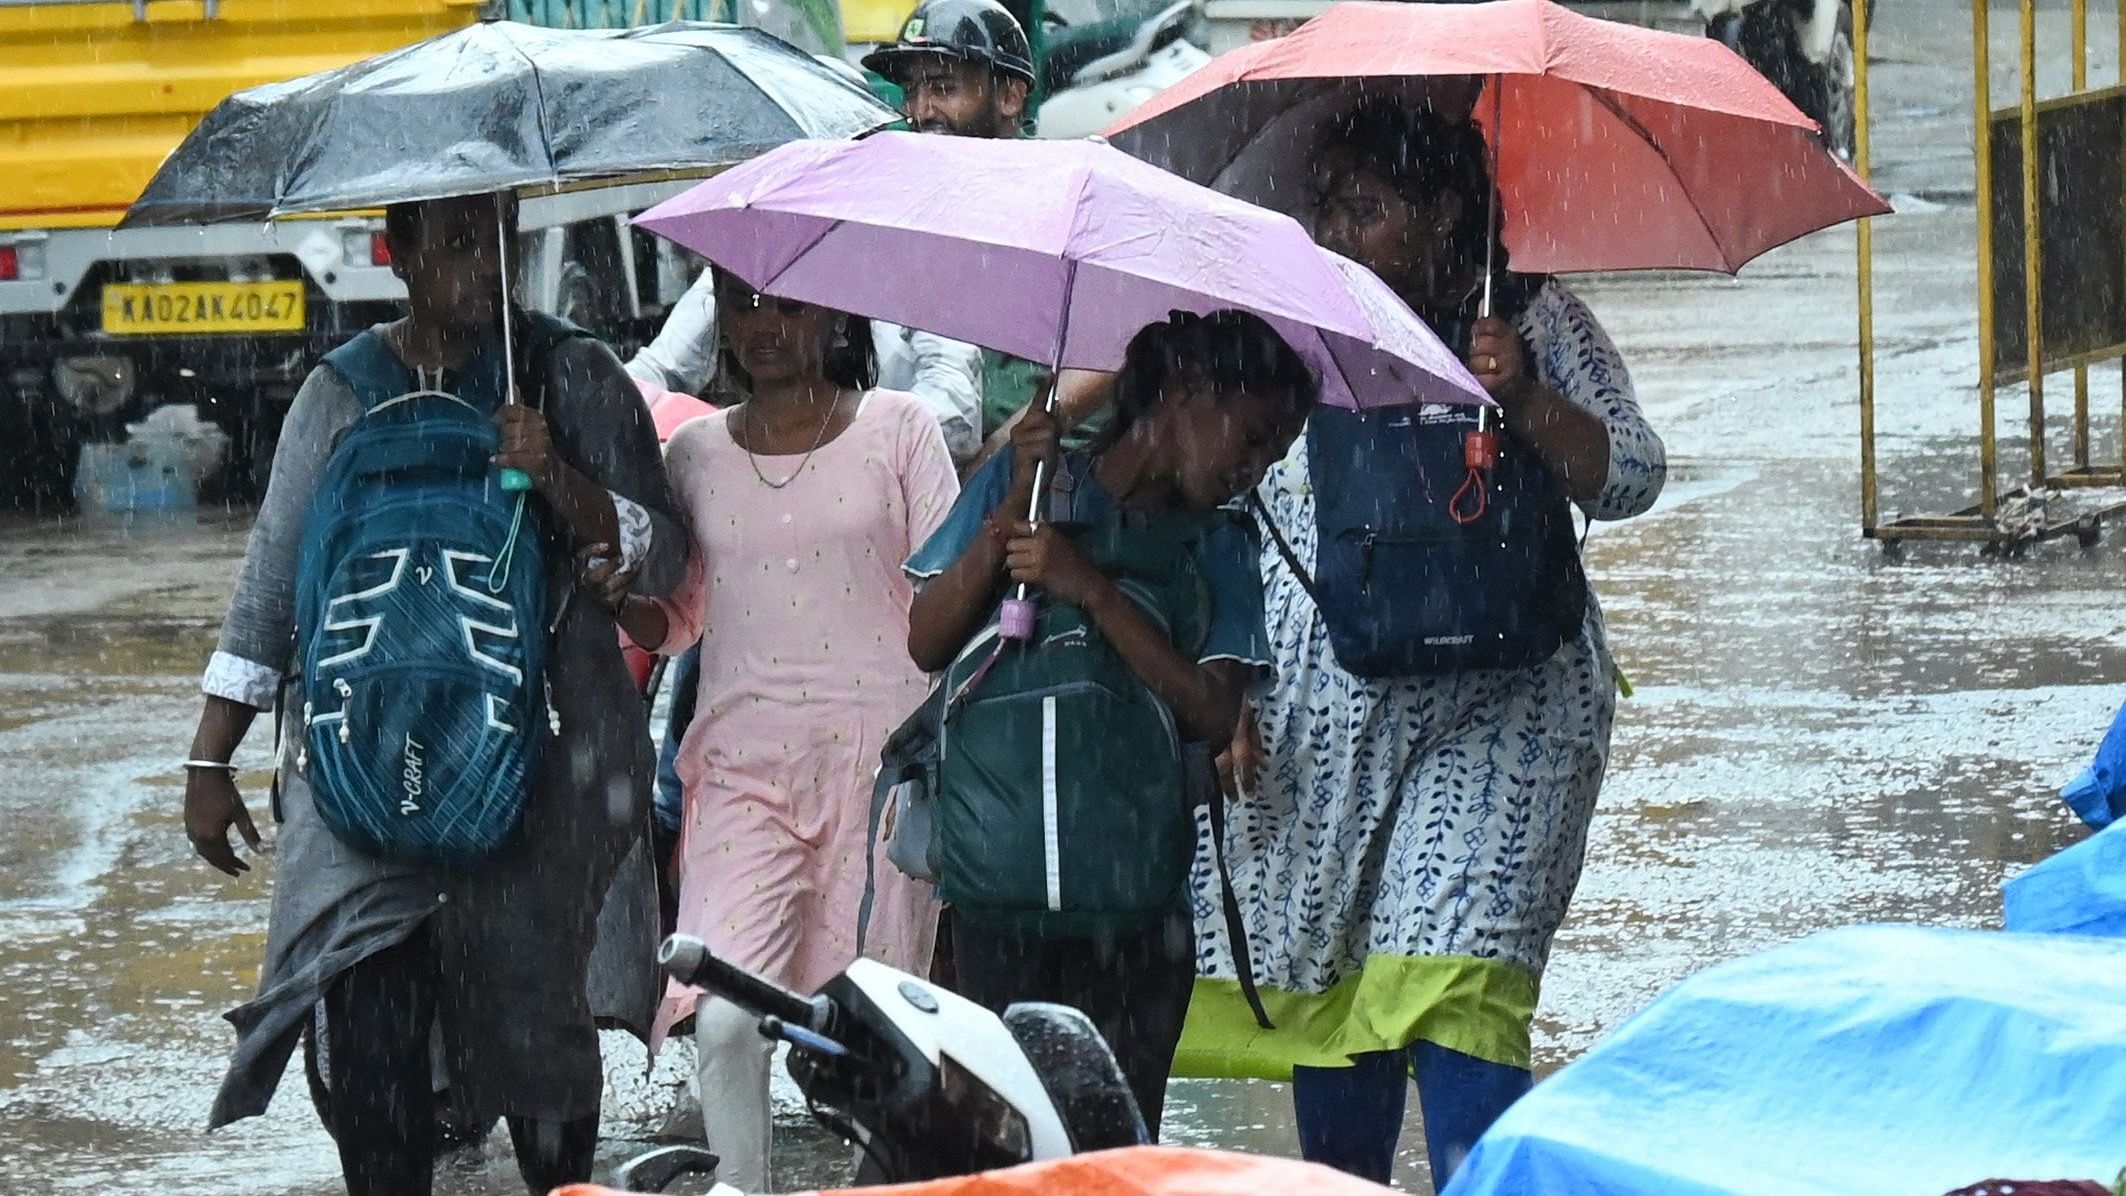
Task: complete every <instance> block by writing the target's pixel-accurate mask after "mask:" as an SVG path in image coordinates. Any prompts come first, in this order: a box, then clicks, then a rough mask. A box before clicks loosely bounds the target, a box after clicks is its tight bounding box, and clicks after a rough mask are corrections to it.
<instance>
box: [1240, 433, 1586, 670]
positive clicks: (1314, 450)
mask: <svg viewBox="0 0 2126 1196" xmlns="http://www.w3.org/2000/svg"><path fill="white" fill-rule="evenodd" d="M1478 419H1479V416H1478V411H1477V409H1476V408H1472V407H1465V406H1448V405H1430V404H1428V405H1424V406H1405V407H1387V408H1378V409H1375V410H1371V411H1365V412H1356V411H1346V410H1342V409H1339V408H1332V407H1318V408H1316V409H1315V411H1314V413H1313V414H1312V415H1311V416H1310V417H1309V418H1308V422H1307V431H1306V438H1307V439H1306V443H1307V469H1308V473H1309V474H1310V475H1311V482H1312V486H1313V491H1314V507H1315V523H1316V531H1317V533H1318V537H1319V538H1318V540H1317V543H1316V546H1315V556H1314V569H1313V572H1312V574H1311V576H1310V575H1309V573H1308V571H1307V570H1306V569H1305V568H1304V567H1303V566H1302V565H1301V564H1300V562H1299V559H1298V557H1297V555H1296V554H1294V553H1293V551H1292V548H1291V545H1290V544H1289V543H1288V542H1287V541H1286V540H1285V538H1284V536H1283V535H1282V534H1281V533H1279V532H1278V530H1277V527H1276V524H1275V522H1274V521H1273V520H1272V519H1271V518H1270V515H1269V512H1268V511H1267V510H1265V509H1263V508H1262V505H1261V502H1260V500H1259V499H1258V500H1257V501H1256V504H1255V505H1256V510H1257V515H1258V516H1259V518H1260V519H1261V521H1262V523H1263V524H1264V525H1265V526H1266V528H1267V529H1268V531H1269V534H1270V536H1271V538H1272V540H1273V541H1274V542H1275V544H1276V545H1277V548H1278V551H1279V552H1280V554H1282V556H1283V557H1284V561H1285V565H1286V566H1287V567H1288V568H1290V569H1291V570H1292V573H1293V575H1294V576H1295V577H1297V578H1298V579H1299V582H1300V584H1301V585H1302V586H1304V587H1305V588H1306V591H1307V593H1308V595H1309V596H1310V597H1312V598H1313V599H1314V604H1315V606H1316V607H1317V608H1319V609H1320V611H1321V614H1322V619H1323V621H1324V622H1325V623H1326V624H1327V625H1328V631H1329V646H1330V649H1331V650H1332V651H1334V652H1335V654H1336V661H1337V663H1338V664H1339V665H1341V666H1342V667H1343V669H1344V671H1346V672H1348V673H1350V674H1352V675H1353V676H1358V677H1371V678H1385V677H1408V676H1422V675H1434V674H1441V673H1458V672H1462V671H1464V670H1470V669H1518V668H1526V667H1528V666H1530V665H1534V664H1539V663H1541V662H1542V661H1544V660H1548V659H1549V658H1550V657H1551V656H1552V655H1553V654H1555V653H1556V652H1557V650H1558V649H1559V648H1560V647H1561V646H1563V645H1564V644H1565V642H1566V641H1567V640H1569V639H1572V638H1573V637H1575V636H1577V635H1579V633H1580V627H1581V624H1582V622H1583V621H1584V620H1585V619H1586V616H1587V596H1588V594H1587V575H1586V573H1585V572H1584V571H1583V570H1582V569H1581V566H1580V552H1579V545H1578V543H1577V542H1576V540H1575V538H1574V535H1573V526H1572V510H1571V503H1570V501H1569V500H1568V498H1567V496H1566V493H1565V488H1564V486H1563V485H1562V484H1560V483H1559V481H1558V480H1557V478H1556V477H1555V476H1554V475H1553V474H1552V473H1551V472H1550V469H1549V467H1548V466H1546V465H1545V464H1544V463H1543V461H1542V459H1541V458H1539V457H1538V456H1537V455H1536V453H1535V451H1534V450H1533V449H1531V448H1529V447H1527V446H1526V445H1524V444H1522V443H1520V442H1519V441H1518V440H1516V439H1514V438H1513V437H1512V436H1510V435H1508V434H1505V433H1503V432H1499V433H1494V434H1492V449H1491V451H1490V452H1488V453H1483V454H1481V456H1483V457H1485V458H1488V460H1489V464H1488V466H1486V467H1485V468H1484V469H1483V470H1482V471H1481V472H1477V471H1473V470H1472V468H1471V466H1472V464H1473V462H1472V460H1471V458H1470V457H1468V456H1467V455H1465V454H1467V453H1468V451H1469V449H1468V445H1469V443H1470V437H1471V433H1473V432H1475V431H1477V429H1478V422H1477V421H1478Z"/></svg>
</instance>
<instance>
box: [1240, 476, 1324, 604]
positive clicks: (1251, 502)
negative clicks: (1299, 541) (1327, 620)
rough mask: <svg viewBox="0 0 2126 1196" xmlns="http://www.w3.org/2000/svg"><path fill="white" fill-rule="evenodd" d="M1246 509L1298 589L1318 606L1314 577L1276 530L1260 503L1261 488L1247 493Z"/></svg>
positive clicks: (1268, 510)
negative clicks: (1288, 571)
mask: <svg viewBox="0 0 2126 1196" xmlns="http://www.w3.org/2000/svg"><path fill="white" fill-rule="evenodd" d="M1248 509H1249V510H1252V511H1253V512H1255V521H1256V522H1257V523H1260V524H1261V525H1262V530H1263V531H1264V533H1266V534H1267V535H1268V536H1269V537H1270V543H1272V544H1275V545H1276V546H1277V555H1278V556H1281V557H1283V558H1284V567H1285V568H1287V569H1290V570H1291V571H1292V577H1293V578H1294V579H1295V580H1296V581H1298V582H1299V588H1300V589H1302V590H1305V591H1306V592H1307V597H1309V598H1311V599H1313V600H1314V605H1316V606H1320V605H1321V591H1319V590H1317V589H1315V588H1314V576H1313V574H1311V573H1308V572H1307V567H1306V566H1305V565H1302V564H1300V563H1299V554H1298V553H1296V552H1293V551H1292V543H1291V541H1289V540H1287V539H1285V538H1284V533H1283V532H1281V531H1279V530H1277V520H1276V519H1275V518H1273V517H1272V516H1271V515H1270V508H1269V505H1268V504H1266V503H1264V502H1263V501H1262V490H1261V488H1259V487H1258V488H1256V489H1254V490H1250V491H1248Z"/></svg>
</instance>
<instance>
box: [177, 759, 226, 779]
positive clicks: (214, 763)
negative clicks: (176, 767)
mask: <svg viewBox="0 0 2126 1196" xmlns="http://www.w3.org/2000/svg"><path fill="white" fill-rule="evenodd" d="M184 766H185V768H186V770H187V771H189V770H191V769H194V768H213V769H219V770H220V771H222V772H226V773H228V774H230V775H231V776H234V775H235V774H236V766H235V765H234V764H231V763H229V762H228V761H227V760H187V761H185V764H184Z"/></svg>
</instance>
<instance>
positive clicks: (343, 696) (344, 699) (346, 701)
mask: <svg viewBox="0 0 2126 1196" xmlns="http://www.w3.org/2000/svg"><path fill="white" fill-rule="evenodd" d="M332 692H334V693H336V694H338V695H339V696H340V742H341V743H343V744H345V743H353V742H354V728H352V727H350V726H348V725H347V724H348V722H349V720H350V719H352V717H353V714H354V712H353V711H351V710H349V709H347V707H348V706H349V705H350V704H352V702H353V700H354V687H353V686H352V685H349V684H347V679H346V678H345V677H334V678H333V679H332Z"/></svg>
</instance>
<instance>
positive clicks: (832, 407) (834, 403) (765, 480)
mask: <svg viewBox="0 0 2126 1196" xmlns="http://www.w3.org/2000/svg"><path fill="white" fill-rule="evenodd" d="M758 401H759V400H757V399H756V400H754V402H758ZM841 405H842V392H841V391H839V390H837V391H835V392H834V397H833V398H832V399H830V400H828V402H827V415H826V418H825V419H822V420H820V421H819V435H817V436H814V437H813V438H812V447H811V448H808V449H806V450H805V457H804V460H802V461H799V462H798V463H797V468H796V469H794V470H792V471H791V472H790V476H789V477H786V478H784V479H783V480H782V481H780V482H778V481H774V480H773V479H771V478H769V477H768V475H767V474H765V473H762V472H761V469H760V458H759V457H756V456H754V455H753V446H752V445H751V444H741V445H739V446H738V447H740V448H742V449H744V450H746V461H747V462H748V463H749V464H751V465H752V466H753V476H754V477H756V478H759V479H760V484H761V485H763V486H766V487H767V488H768V489H770V490H781V489H783V488H784V487H786V486H788V485H789V484H790V483H792V482H794V481H796V480H797V479H798V475H800V474H802V473H804V472H805V466H807V465H810V464H812V454H814V453H816V452H818V451H819V446H821V445H823V444H825V443H827V429H828V428H830V427H832V426H834V413H835V412H836V411H837V410H839V409H840V408H841ZM743 410H744V413H745V417H746V439H747V440H749V441H750V440H752V439H753V412H752V408H751V407H750V406H748V407H746V408H744V409H743Z"/></svg>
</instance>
